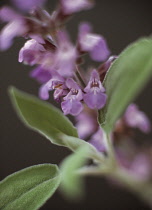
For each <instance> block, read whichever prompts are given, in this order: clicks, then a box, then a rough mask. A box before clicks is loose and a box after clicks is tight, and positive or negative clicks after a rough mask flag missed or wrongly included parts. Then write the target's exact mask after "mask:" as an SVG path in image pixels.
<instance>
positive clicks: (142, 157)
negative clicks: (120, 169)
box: [129, 153, 152, 180]
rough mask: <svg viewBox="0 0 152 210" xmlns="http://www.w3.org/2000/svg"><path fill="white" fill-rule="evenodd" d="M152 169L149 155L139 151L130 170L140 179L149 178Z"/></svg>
mask: <svg viewBox="0 0 152 210" xmlns="http://www.w3.org/2000/svg"><path fill="white" fill-rule="evenodd" d="M151 169H152V167H151V162H150V160H149V158H148V156H146V154H144V153H139V154H137V155H136V157H135V158H134V160H133V161H132V163H131V165H130V168H129V171H130V172H131V173H132V174H134V175H135V176H137V177H138V178H139V179H142V180H148V179H149V178H150V176H151Z"/></svg>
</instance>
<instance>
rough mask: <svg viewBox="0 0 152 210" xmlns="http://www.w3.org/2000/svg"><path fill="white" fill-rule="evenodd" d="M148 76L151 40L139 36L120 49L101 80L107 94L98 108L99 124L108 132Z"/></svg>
mask: <svg viewBox="0 0 152 210" xmlns="http://www.w3.org/2000/svg"><path fill="white" fill-rule="evenodd" d="M151 75H152V39H151V38H147V39H141V40H139V41H137V42H135V43H133V44H131V45H130V46H129V47H128V48H127V49H126V50H124V51H123V52H122V53H121V54H120V56H119V58H118V59H116V61H115V62H114V63H113V65H112V66H111V68H110V69H109V71H108V73H107V75H106V78H105V80H104V86H105V88H106V93H107V96H108V100H107V104H106V106H105V107H104V109H102V110H100V111H99V123H100V124H101V126H102V127H103V128H104V129H105V131H106V132H110V131H111V130H112V129H113V126H114V124H115V122H116V120H117V119H118V118H119V117H120V116H121V115H122V114H123V112H124V111H125V109H126V108H127V106H128V105H129V103H130V102H131V101H133V100H134V99H135V97H136V96H137V94H138V93H139V92H140V91H141V89H142V88H143V86H144V85H145V84H146V83H147V81H148V80H149V79H150V78H151Z"/></svg>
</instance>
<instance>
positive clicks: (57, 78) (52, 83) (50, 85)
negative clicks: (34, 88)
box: [39, 71, 64, 100]
mask: <svg viewBox="0 0 152 210" xmlns="http://www.w3.org/2000/svg"><path fill="white" fill-rule="evenodd" d="M51 76H52V78H51V79H50V80H49V81H48V82H47V83H46V84H44V85H42V86H41V88H40V90H39V97H40V98H41V99H43V100H47V99H49V91H51V90H54V89H55V87H56V86H57V87H60V88H63V86H62V85H63V84H64V78H63V77H62V76H61V75H60V74H58V73H57V72H55V71H52V72H51Z"/></svg>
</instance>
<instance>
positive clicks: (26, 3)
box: [11, 0, 46, 12]
mask: <svg viewBox="0 0 152 210" xmlns="http://www.w3.org/2000/svg"><path fill="white" fill-rule="evenodd" d="M11 1H12V3H13V4H14V5H15V6H16V7H17V8H19V9H20V10H22V11H27V12H28V11H29V10H32V9H35V8H36V7H42V6H43V5H44V4H45V2H46V0H11Z"/></svg>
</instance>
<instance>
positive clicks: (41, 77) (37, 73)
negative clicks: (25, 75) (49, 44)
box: [30, 65, 52, 84]
mask: <svg viewBox="0 0 152 210" xmlns="http://www.w3.org/2000/svg"><path fill="white" fill-rule="evenodd" d="M30 77H32V78H34V79H36V80H37V81H38V82H39V83H41V84H44V83H46V82H48V81H49V80H50V79H51V77H52V75H51V72H50V71H49V70H48V69H44V68H43V66H41V65H39V66H37V67H36V68H35V69H33V70H32V71H31V72H30Z"/></svg>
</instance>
